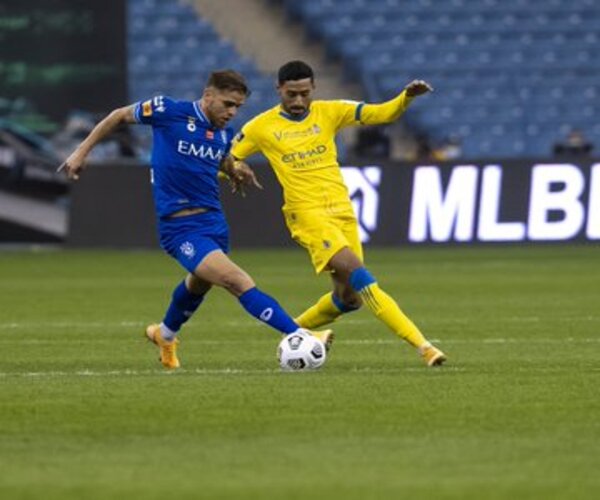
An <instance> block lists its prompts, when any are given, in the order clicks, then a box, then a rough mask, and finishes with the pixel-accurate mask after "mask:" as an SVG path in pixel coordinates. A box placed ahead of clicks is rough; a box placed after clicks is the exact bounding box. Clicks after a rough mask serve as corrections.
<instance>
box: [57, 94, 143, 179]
mask: <svg viewBox="0 0 600 500" xmlns="http://www.w3.org/2000/svg"><path fill="white" fill-rule="evenodd" d="M135 108H136V105H135V104H132V105H130V106H125V107H123V108H117V109H115V110H113V111H112V112H111V113H110V114H109V115H108V116H107V117H106V118H104V119H103V120H102V121H100V122H99V123H98V124H97V125H96V126H95V127H94V129H93V130H92V131H91V132H90V133H89V135H88V136H87V137H86V138H85V139H84V140H83V141H82V142H81V144H79V146H77V149H75V151H73V153H71V155H70V156H69V157H68V158H67V159H66V160H65V162H64V163H63V164H62V165H61V166H60V167H58V171H60V170H63V169H64V170H65V171H66V172H67V177H68V178H69V179H74V180H77V179H79V174H80V173H81V171H82V170H83V169H84V166H85V159H86V158H87V155H88V154H90V151H91V150H92V149H94V147H95V146H96V144H98V143H99V142H101V141H102V140H103V139H104V138H105V137H107V136H108V135H110V134H111V133H112V132H113V131H114V130H115V129H117V128H118V127H120V126H121V125H123V124H129V123H137V120H136V118H135Z"/></svg>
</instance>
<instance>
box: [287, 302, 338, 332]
mask: <svg viewBox="0 0 600 500" xmlns="http://www.w3.org/2000/svg"><path fill="white" fill-rule="evenodd" d="M341 314H342V311H341V310H340V309H339V308H338V307H337V306H336V305H335V303H334V301H333V294H332V293H327V294H325V295H323V296H322V297H321V298H320V299H319V300H318V301H317V303H316V304H315V305H314V306H312V307H309V308H308V309H307V310H306V311H304V312H303V313H302V314H301V315H300V316H298V317H297V318H294V321H296V323H298V325H299V326H300V327H301V328H308V329H309V330H312V329H314V328H319V327H321V326H323V325H327V324H329V323H331V322H332V321H335V320H336V319H337V318H339V317H340V316H341Z"/></svg>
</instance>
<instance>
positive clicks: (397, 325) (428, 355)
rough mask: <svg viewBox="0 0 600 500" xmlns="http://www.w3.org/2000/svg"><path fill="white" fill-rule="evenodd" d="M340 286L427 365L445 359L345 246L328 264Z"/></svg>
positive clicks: (435, 363)
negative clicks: (359, 299) (356, 296)
mask: <svg viewBox="0 0 600 500" xmlns="http://www.w3.org/2000/svg"><path fill="white" fill-rule="evenodd" d="M329 267H330V268H331V269H332V270H334V271H335V273H336V275H337V276H338V278H339V280H340V282H341V283H346V287H347V288H348V289H349V290H347V293H351V292H355V293H357V294H358V295H359V296H360V298H361V299H362V302H363V304H365V306H366V307H367V308H368V309H369V310H370V311H371V312H372V313H373V314H374V315H375V316H376V317H377V318H378V319H379V320H381V321H382V322H383V323H385V324H386V325H387V326H388V327H389V328H390V329H391V330H392V331H393V332H395V333H396V334H397V335H398V336H400V337H402V338H403V339H404V340H406V341H407V342H408V343H410V344H411V345H413V346H414V347H416V348H418V349H419V352H420V354H421V355H422V356H423V357H424V359H425V361H426V363H427V364H428V365H429V366H433V365H440V364H442V363H443V362H444V361H445V360H446V357H445V355H444V353H442V351H440V350H439V349H437V348H436V347H434V346H432V345H431V343H430V342H429V341H428V340H427V339H426V338H425V337H424V336H423V334H422V333H421V331H420V330H419V329H418V328H417V326H416V325H415V324H414V323H413V322H412V321H411V320H410V319H409V318H408V317H407V316H406V315H405V314H404V313H403V312H402V310H401V309H400V307H399V306H398V304H397V303H396V301H395V300H394V299H393V298H392V297H390V296H389V295H388V294H387V293H385V292H384V291H383V290H382V289H381V288H380V287H379V285H378V283H377V281H376V280H375V278H374V277H373V275H372V274H371V273H370V272H369V271H368V270H367V268H366V267H365V266H364V264H363V262H362V259H359V258H358V257H357V256H356V255H355V254H354V252H353V251H352V250H351V249H350V248H348V247H346V248H343V249H342V250H340V251H339V252H338V253H336V254H335V255H334V256H333V257H332V258H331V260H330V261H329Z"/></svg>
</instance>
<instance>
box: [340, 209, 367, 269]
mask: <svg viewBox="0 0 600 500" xmlns="http://www.w3.org/2000/svg"><path fill="white" fill-rule="evenodd" d="M341 230H342V233H343V234H344V238H346V241H347V242H348V248H349V249H350V250H352V253H353V254H354V255H355V256H356V258H357V259H358V260H359V261H360V262H361V263H363V262H364V260H365V258H364V252H363V246H362V242H361V241H360V233H359V231H358V221H357V220H356V218H355V217H345V218H344V219H343V221H342V225H341Z"/></svg>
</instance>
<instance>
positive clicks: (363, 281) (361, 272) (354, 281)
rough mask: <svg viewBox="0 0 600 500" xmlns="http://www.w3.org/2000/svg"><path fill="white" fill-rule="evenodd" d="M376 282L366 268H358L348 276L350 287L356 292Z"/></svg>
mask: <svg viewBox="0 0 600 500" xmlns="http://www.w3.org/2000/svg"><path fill="white" fill-rule="evenodd" d="M376 282H377V280H376V279H375V278H374V277H373V275H372V274H371V273H370V272H369V271H367V268H366V267H359V268H358V269H355V270H354V271H352V273H351V274H350V286H351V287H352V289H353V290H354V291H356V292H360V291H361V290H362V289H363V288H366V287H368V286H369V285H372V284H373V283H376Z"/></svg>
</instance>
